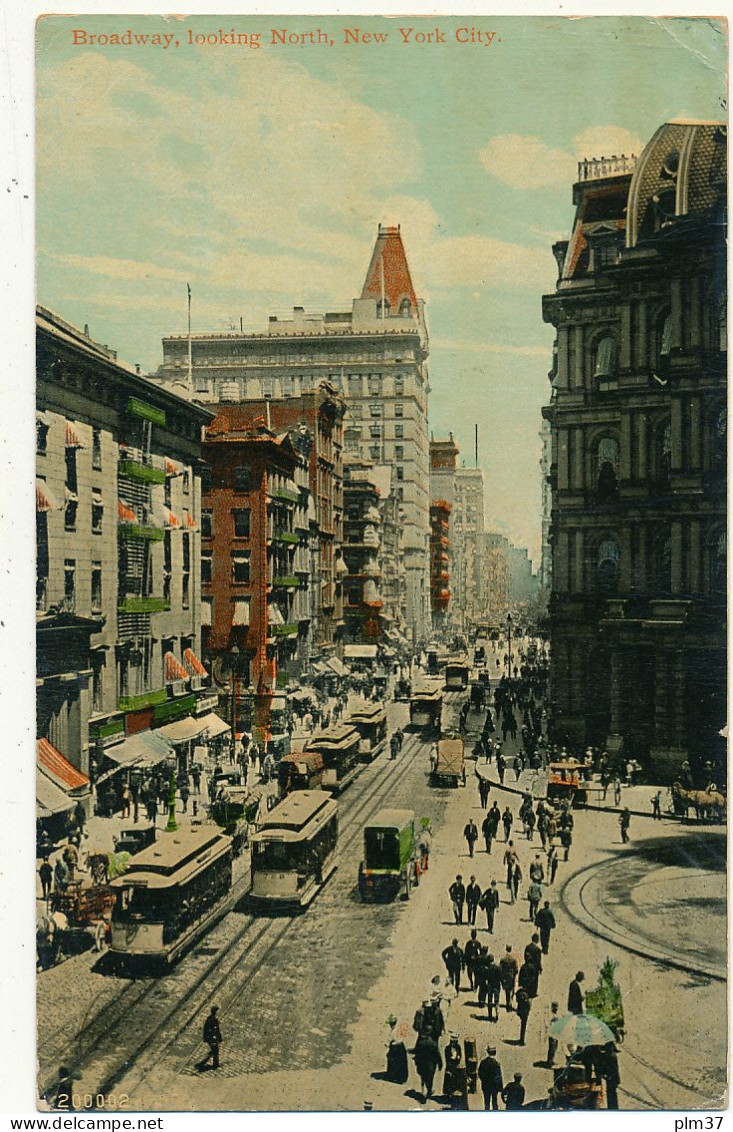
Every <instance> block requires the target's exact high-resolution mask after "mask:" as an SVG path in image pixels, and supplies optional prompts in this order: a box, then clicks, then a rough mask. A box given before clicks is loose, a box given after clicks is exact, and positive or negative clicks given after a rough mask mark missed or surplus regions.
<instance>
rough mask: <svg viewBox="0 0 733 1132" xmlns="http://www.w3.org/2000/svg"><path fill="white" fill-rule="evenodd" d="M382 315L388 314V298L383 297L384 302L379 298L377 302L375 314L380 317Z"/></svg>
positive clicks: (386, 315)
mask: <svg viewBox="0 0 733 1132" xmlns="http://www.w3.org/2000/svg"><path fill="white" fill-rule="evenodd" d="M382 315H384V317H385V318H387V317H388V316H389V299H385V300H384V302H382V300H381V299H380V300H379V302H378V303H377V316H378V318H381V317H382Z"/></svg>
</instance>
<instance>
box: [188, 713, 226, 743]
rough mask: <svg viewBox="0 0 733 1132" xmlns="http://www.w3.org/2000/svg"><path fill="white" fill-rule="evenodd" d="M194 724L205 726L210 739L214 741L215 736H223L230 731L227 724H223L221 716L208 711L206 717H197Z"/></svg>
mask: <svg viewBox="0 0 733 1132" xmlns="http://www.w3.org/2000/svg"><path fill="white" fill-rule="evenodd" d="M196 722H197V723H203V724H205V727H206V731H207V733H208V736H209V738H210V739H215V738H216V737H217V735H224V734H225V732H227V731H230V730H231V728H230V727H229V724H228V723H225V722H224V720H223V719H222V718H221V716H219V715H217V714H216V712H214V711H210V712H209V714H208V715H201V716H199V718H198V719H197V720H196Z"/></svg>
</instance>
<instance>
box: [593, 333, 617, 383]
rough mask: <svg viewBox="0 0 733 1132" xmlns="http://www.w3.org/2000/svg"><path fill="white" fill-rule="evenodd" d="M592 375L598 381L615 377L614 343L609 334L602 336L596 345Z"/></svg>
mask: <svg viewBox="0 0 733 1132" xmlns="http://www.w3.org/2000/svg"><path fill="white" fill-rule="evenodd" d="M593 375H594V377H595V378H596V380H598V381H607V380H609V378H612V377H615V376H616V342H615V340H614V338H613V336H612V335H611V334H604V336H603V337H602V338H600V339H599V341H598V342H597V343H596V349H595V368H594V371H593Z"/></svg>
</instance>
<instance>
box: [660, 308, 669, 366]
mask: <svg viewBox="0 0 733 1132" xmlns="http://www.w3.org/2000/svg"><path fill="white" fill-rule="evenodd" d="M657 341H658V345H659V348H658V350H657V353H658V354H659V357H660V358H661V359H666V358H668V357H669V355H670V354H671V353H672V315H671V312H670V311H667V312H666V314H664V315H662V317H661V318H660V320H659V331H658V334H657Z"/></svg>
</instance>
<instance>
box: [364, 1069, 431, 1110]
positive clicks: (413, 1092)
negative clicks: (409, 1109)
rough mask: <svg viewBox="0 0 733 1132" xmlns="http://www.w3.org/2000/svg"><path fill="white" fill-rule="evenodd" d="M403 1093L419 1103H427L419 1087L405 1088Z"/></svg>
mask: <svg viewBox="0 0 733 1132" xmlns="http://www.w3.org/2000/svg"><path fill="white" fill-rule="evenodd" d="M372 1076H374V1074H372ZM402 1095H403V1096H404V1097H409V1098H410V1100H411V1101H417V1102H418V1104H427V1099H426V1097H425V1094H424V1093H418V1091H417V1089H405V1091H404V1093H403V1094H402ZM431 1099H432V1098H431Z"/></svg>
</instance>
